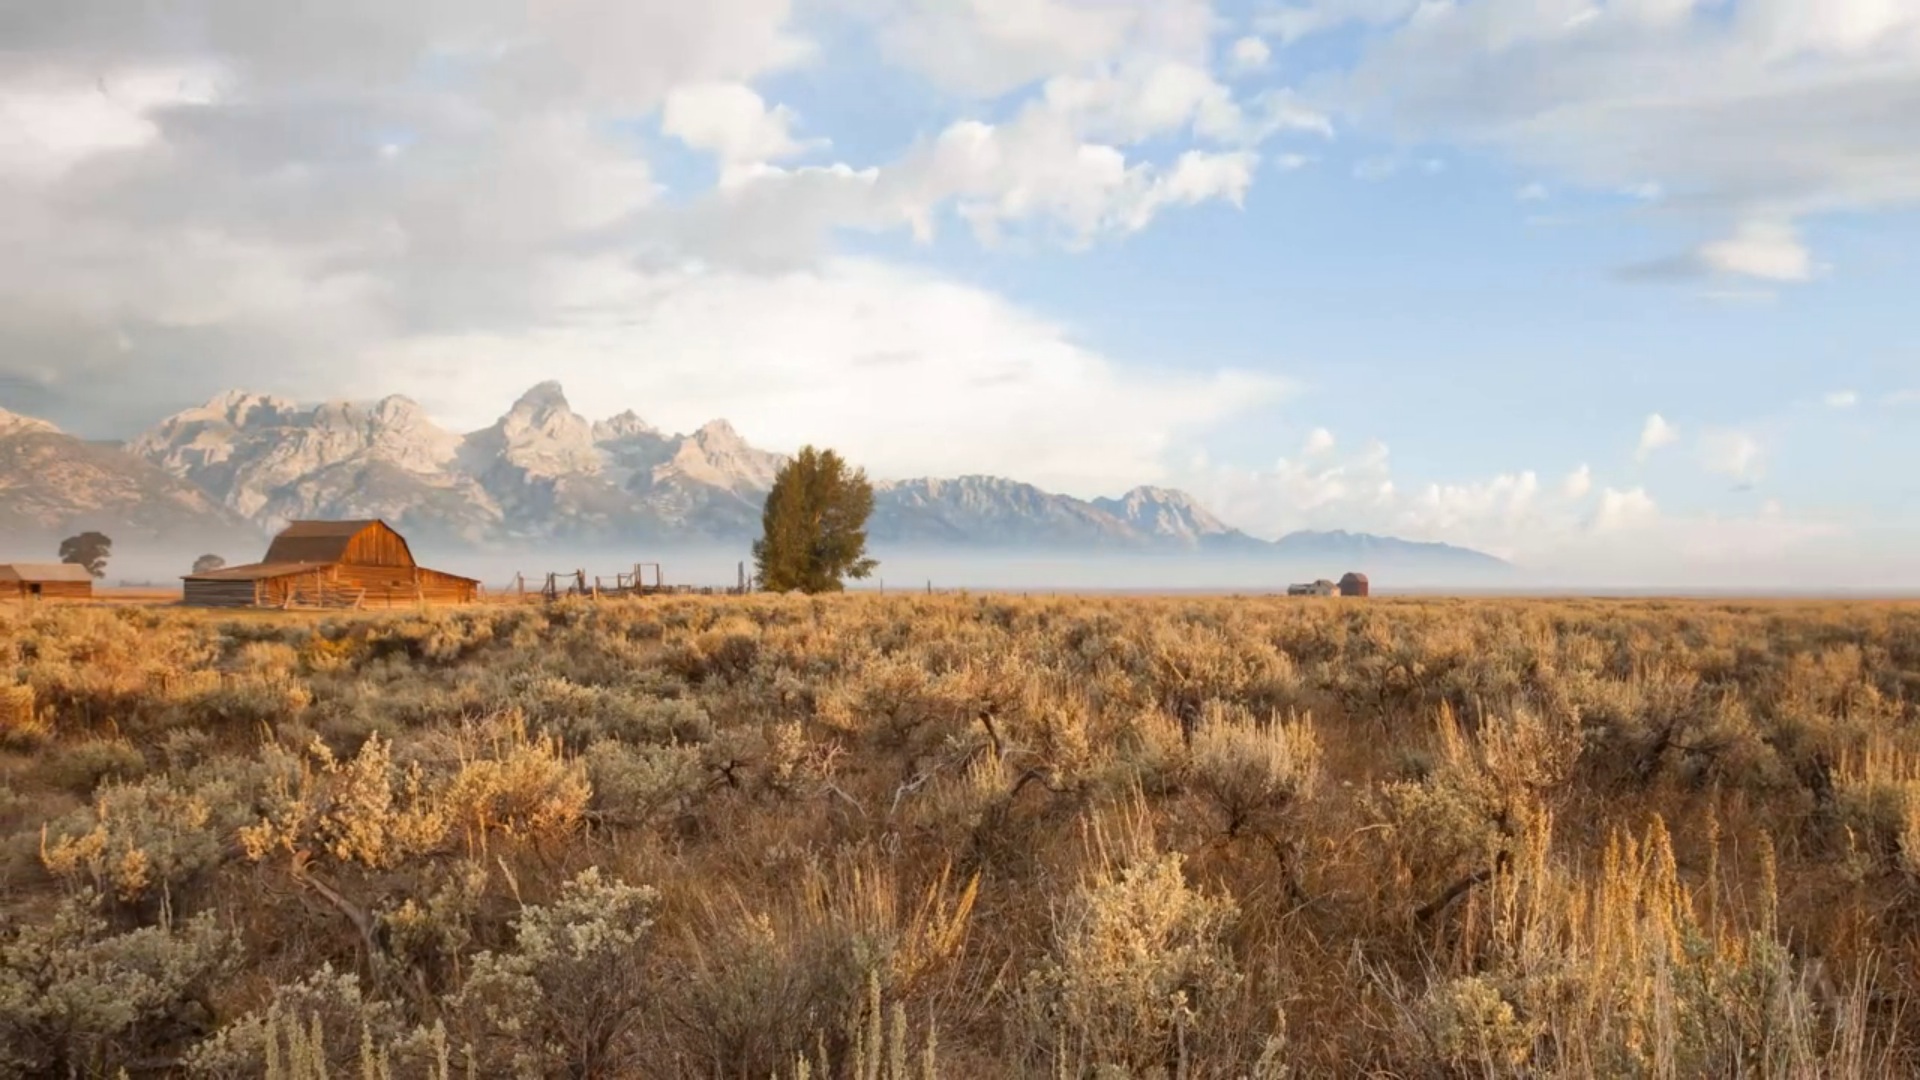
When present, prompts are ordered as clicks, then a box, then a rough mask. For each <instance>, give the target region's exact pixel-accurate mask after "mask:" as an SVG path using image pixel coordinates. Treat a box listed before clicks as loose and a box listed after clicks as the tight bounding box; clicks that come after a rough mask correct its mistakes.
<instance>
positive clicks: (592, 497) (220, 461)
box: [0, 382, 1506, 573]
mask: <svg viewBox="0 0 1920 1080" xmlns="http://www.w3.org/2000/svg"><path fill="white" fill-rule="evenodd" d="M783 460H784V459H783V457H782V456H781V455H779V454H776V453H773V452H770V451H766V450H761V449H757V448H755V447H753V446H751V445H749V444H748V443H747V441H746V440H745V439H743V438H742V437H741V436H740V434H739V433H738V432H736V431H735V430H734V429H733V428H732V426H731V425H729V424H728V423H727V422H726V421H724V420H715V421H712V422H710V423H708V424H706V425H704V426H702V427H700V428H699V429H697V430H695V431H693V432H691V433H689V434H668V433H665V432H662V431H660V430H659V429H657V428H655V427H653V426H652V425H650V424H648V423H647V422H646V421H644V420H642V419H641V418H640V417H638V416H636V415H634V414H633V413H632V412H625V413H621V414H620V415H618V416H614V417H611V418H609V419H606V420H600V421H589V420H588V419H586V418H585V417H583V416H581V415H580V414H579V413H577V412H575V411H574V410H573V408H572V406H571V405H570V404H569V403H568V401H567V398H566V395H565V393H564V392H563V391H562V389H561V387H560V385H559V384H558V383H554V382H544V383H541V384H539V385H538V386H535V387H533V388H532V389H530V390H528V391H527V392H526V393H525V394H522V395H521V396H520V398H519V400H517V401H515V402H514V403H513V406H512V407H511V408H510V409H508V410H507V412H506V414H505V415H503V416H501V417H500V419H499V420H498V421H496V422H495V423H494V424H492V425H491V426H489V427H486V428H483V429H481V430H479V431H473V432H469V433H466V434H458V433H455V432H451V431H448V430H446V429H445V428H442V427H440V426H439V425H438V424H436V423H435V422H434V421H433V420H432V419H431V418H430V417H429V416H428V415H427V414H426V412H425V410H424V409H422V408H421V407H420V406H419V405H418V404H417V403H415V402H413V401H411V400H409V399H408V398H405V397H400V396H391V397H387V398H383V399H381V400H379V401H374V402H328V403H325V404H321V405H317V406H304V405H300V404H297V403H295V402H293V401H290V400H287V399H285V398H280V397H275V396H272V395H266V394H254V393H246V392H241V391H231V392H228V393H224V394H221V395H219V396H218V397H215V398H213V399H212V400H211V401H208V402H207V403H206V404H204V405H200V406H197V407H195V408H190V409H187V410H185V411H183V412H180V413H177V414H175V415H173V416H170V417H168V418H166V419H165V420H162V421H161V422H160V423H158V424H157V425H155V426H154V427H153V428H151V429H150V430H148V431H146V432H143V433H142V434H140V435H139V436H137V437H136V438H134V439H132V440H130V441H128V442H126V443H124V444H121V443H105V442H89V441H85V440H81V439H79V438H76V437H74V436H71V435H66V434H63V433H62V432H60V431H59V430H58V429H57V428H56V427H54V426H53V425H52V424H49V423H47V422H45V421H43V420H37V419H34V418H31V417H25V416H19V415H16V414H13V413H10V412H6V411H5V410H0V536H5V537H9V538H12V537H36V538H44V537H48V536H53V535H55V534H67V533H69V532H71V531H73V530H76V529H80V528H98V529H101V530H102V531H105V532H107V533H108V535H110V536H114V537H116V538H117V539H121V540H122V541H123V543H124V542H125V541H126V540H134V541H156V542H158V541H186V540H188V539H191V540H194V541H200V540H202V539H205V540H208V541H212V540H214V539H216V538H221V537H224V538H226V539H228V540H229V541H231V540H234V539H235V538H237V537H241V536H244V535H247V534H251V535H252V536H253V537H255V538H256V539H257V538H258V537H259V536H260V535H261V534H264V533H270V532H272V531H275V530H277V529H278V528H280V527H281V526H282V525H284V523H285V522H287V521H289V520H293V519H296V518H328V517H335V518H361V517H379V518H384V519H386V520H387V521H389V522H391V523H392V524H394V525H395V526H396V527H397V528H399V529H401V530H402V531H403V532H405V533H407V534H408V535H409V536H410V537H415V538H418V539H420V540H422V541H424V542H427V543H429V544H432V545H434V546H436V547H441V548H461V549H507V548H511V547H514V546H520V545H525V544H528V543H532V542H556V543H573V544H593V545H601V544H613V543H617V544H621V545H624V546H627V547H630V548H632V547H645V546H647V545H653V546H667V545H684V544H703V543H740V542H744V541H745V540H747V539H749V538H751V537H753V536H754V535H757V533H758V531H759V525H760V509H761V505H762V502H763V500H764V498H765V495H766V492H767V490H768V488H769V487H771V485H772V483H773V478H774V476H775V474H776V472H777V471H778V470H779V468H780V465H781V463H782V461H783ZM868 535H869V539H870V541H871V542H872V543H873V544H874V545H875V546H876V548H886V547H897V548H907V547H924V548H937V549H951V550H979V551H990V550H998V551H1008V552H1019V551H1053V552H1082V553H1089V554H1092V553H1116V554H1119V553H1136V554H1157V553H1165V554H1181V553H1188V554H1192V553H1199V554H1209V555H1220V556H1226V555H1232V556H1242V557H1273V558H1279V559H1284V560H1285V561H1287V562H1289V563H1291V562H1295V561H1299V562H1303V563H1313V564H1315V565H1324V566H1325V567H1326V569H1327V572H1329V573H1332V572H1336V571H1340V570H1345V569H1353V568H1372V567H1382V568H1384V567H1388V566H1405V567H1419V568H1422V569H1429V570H1445V571H1460V572H1472V571H1498V570H1501V569H1503V568H1505V567H1506V564H1505V563H1503V562H1502V561H1501V560H1499V559H1495V558H1493V557H1492V556H1489V555H1485V554H1482V553H1480V552H1476V551H1471V550H1468V549H1465V548H1459V547H1453V546H1450V545H1446V544H1419V543H1412V542H1408V541H1403V540H1397V539H1394V538H1392V537H1380V536H1372V535H1368V534H1364V533H1345V532H1330V533H1314V532H1299V533H1292V534H1289V535H1287V536H1285V537H1281V538H1280V539H1279V540H1277V541H1268V540H1263V539H1260V538H1258V537H1254V536H1251V535H1248V534H1247V533H1245V532H1242V531H1241V530H1238V529H1235V528H1232V527H1231V526H1228V525H1227V524H1225V523H1224V522H1222V521H1221V520H1219V519H1218V518H1217V517H1215V516H1214V515H1213V514H1211V513H1210V512H1208V511H1207V509H1206V508H1205V507H1203V506H1201V505H1200V504H1199V503H1198V502H1197V501H1196V500H1195V499H1193V498H1192V497H1191V496H1190V495H1187V494H1186V493H1184V492H1181V491H1175V490H1170V489H1166V488H1156V487H1137V488H1135V489H1133V490H1132V491H1129V492H1127V493H1126V494H1124V495H1121V496H1120V497H1118V498H1111V499H1109V498H1097V499H1092V500H1084V499H1078V498H1074V497H1071V496H1067V495H1060V494H1055V493H1051V492H1047V491H1043V490H1041V489H1040V488H1037V487H1035V486H1033V485H1031V484H1026V483H1021V482H1019V481H1016V480H1009V479H1004V478H1001V477H993V476H977V475H976V476H961V477H957V478H952V479H931V478H923V479H914V480H878V481H876V482H875V483H874V510H873V516H872V518H871V520H870V522H869V526H868Z"/></svg>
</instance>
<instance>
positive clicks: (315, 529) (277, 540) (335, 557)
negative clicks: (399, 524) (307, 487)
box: [261, 518, 412, 564]
mask: <svg viewBox="0 0 1920 1080" xmlns="http://www.w3.org/2000/svg"><path fill="white" fill-rule="evenodd" d="M375 527H378V528H382V529H386V530H388V531H389V532H393V534H394V535H395V536H399V535H400V534H399V533H398V532H396V531H394V530H393V527H392V526H390V525H388V524H387V523H386V522H384V521H380V520H379V519H377V518H364V519H360V520H354V521H294V522H289V523H288V524H287V527H286V528H284V529H282V530H280V533H279V535H277V536H275V537H274V538H273V543H271V544H269V545H267V557H266V558H265V559H262V560H261V563H263V564H264V563H336V562H341V561H343V560H344V559H345V558H346V557H347V548H348V546H349V545H351V544H352V543H353V538H354V537H356V536H359V535H360V534H361V533H363V532H366V531H367V530H368V529H371V528H375ZM400 544H401V546H402V547H406V544H407V542H406V539H405V538H404V537H402V538H401V540H400ZM408 560H409V561H411V560H412V552H411V551H409V552H408Z"/></svg>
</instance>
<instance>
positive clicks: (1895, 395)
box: [1880, 389, 1920, 405]
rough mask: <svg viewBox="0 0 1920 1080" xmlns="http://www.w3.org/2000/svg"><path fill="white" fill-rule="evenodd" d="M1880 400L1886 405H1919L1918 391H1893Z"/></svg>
mask: <svg viewBox="0 0 1920 1080" xmlns="http://www.w3.org/2000/svg"><path fill="white" fill-rule="evenodd" d="M1880 400H1881V401H1882V402H1884V403H1886V404H1888V405H1920V389H1914V390H1895V391H1893V392H1891V393H1889V394H1887V395H1886V396H1885V397H1883V398H1881V399H1880Z"/></svg>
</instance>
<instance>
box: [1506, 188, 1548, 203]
mask: <svg viewBox="0 0 1920 1080" xmlns="http://www.w3.org/2000/svg"><path fill="white" fill-rule="evenodd" d="M1514 198H1516V199H1519V200H1520V201H1521V202H1545V201H1546V200H1547V185H1545V184H1528V185H1527V186H1525V187H1523V188H1521V189H1520V190H1519V191H1517V192H1515V193H1514Z"/></svg>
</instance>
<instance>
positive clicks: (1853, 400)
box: [1821, 390, 1860, 409]
mask: <svg viewBox="0 0 1920 1080" xmlns="http://www.w3.org/2000/svg"><path fill="white" fill-rule="evenodd" d="M1821 400H1823V401H1825V402H1826V404H1827V408H1829V409H1851V408H1853V407H1854V406H1855V405H1858V404H1859V403H1860V395H1859V394H1858V393H1855V392H1854V391H1852V390H1833V391H1829V392H1828V393H1827V395H1826V397H1824V398H1822V399H1821Z"/></svg>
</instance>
